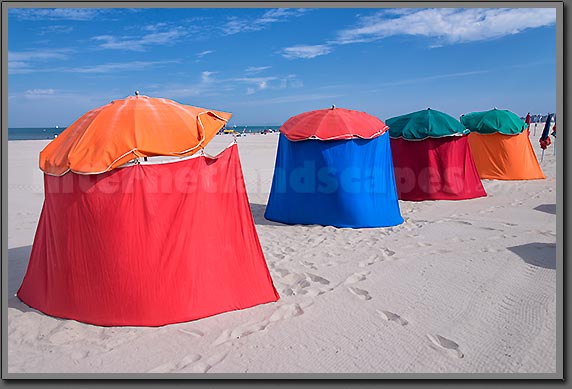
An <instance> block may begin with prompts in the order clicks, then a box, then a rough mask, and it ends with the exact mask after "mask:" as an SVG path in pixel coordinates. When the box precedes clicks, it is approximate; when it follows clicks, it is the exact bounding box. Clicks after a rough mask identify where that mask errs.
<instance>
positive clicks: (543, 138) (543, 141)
mask: <svg viewBox="0 0 572 389" xmlns="http://www.w3.org/2000/svg"><path fill="white" fill-rule="evenodd" d="M551 124H552V114H549V115H548V117H547V118H546V123H544V130H542V135H540V139H539V142H540V147H541V148H542V156H541V157H540V162H542V161H543V160H544V150H546V148H547V147H548V146H550V143H551V142H550V136H548V135H549V134H548V133H549V132H550V125H551Z"/></svg>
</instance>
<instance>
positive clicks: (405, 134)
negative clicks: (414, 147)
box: [385, 108, 469, 140]
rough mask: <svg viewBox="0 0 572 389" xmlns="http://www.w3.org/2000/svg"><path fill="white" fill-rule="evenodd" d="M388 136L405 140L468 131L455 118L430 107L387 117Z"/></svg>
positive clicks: (454, 134)
mask: <svg viewBox="0 0 572 389" xmlns="http://www.w3.org/2000/svg"><path fill="white" fill-rule="evenodd" d="M385 123H386V124H387V125H388V126H389V136H390V137H392V138H403V139H407V140H421V139H425V138H442V137H445V136H460V135H466V134H468V133H469V130H467V129H466V128H465V126H463V125H462V124H461V123H460V122H459V121H458V120H457V119H455V118H454V117H452V116H450V115H447V114H446V113H443V112H440V111H436V110H434V109H431V108H427V109H424V110H422V111H417V112H412V113H408V114H406V115H401V116H396V117H393V118H391V119H387V120H386V121H385Z"/></svg>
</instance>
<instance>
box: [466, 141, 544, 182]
mask: <svg viewBox="0 0 572 389" xmlns="http://www.w3.org/2000/svg"><path fill="white" fill-rule="evenodd" d="M469 146H470V147H471V154H472V155H473V160H474V161H475V165H476V166H477V171H478V172H479V176H480V177H481V178H484V179H491V180H535V179H543V178H546V177H545V176H544V173H542V169H541V168H540V165H539V164H538V160H537V159H536V155H535V154H534V149H533V148H532V144H531V143H530V139H529V138H528V133H527V132H526V131H523V132H521V133H520V134H518V135H505V134H501V133H498V132H496V133H493V134H479V133H476V132H471V133H470V134H469Z"/></svg>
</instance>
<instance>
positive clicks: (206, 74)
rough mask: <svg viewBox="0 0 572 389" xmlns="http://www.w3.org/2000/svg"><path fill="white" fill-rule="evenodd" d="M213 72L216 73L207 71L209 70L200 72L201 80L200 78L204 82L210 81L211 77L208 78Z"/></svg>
mask: <svg viewBox="0 0 572 389" xmlns="http://www.w3.org/2000/svg"><path fill="white" fill-rule="evenodd" d="M213 74H216V72H209V71H206V72H202V73H201V80H202V82H205V83H206V82H211V81H213V79H212V78H210V77H211V76H212V75H213Z"/></svg>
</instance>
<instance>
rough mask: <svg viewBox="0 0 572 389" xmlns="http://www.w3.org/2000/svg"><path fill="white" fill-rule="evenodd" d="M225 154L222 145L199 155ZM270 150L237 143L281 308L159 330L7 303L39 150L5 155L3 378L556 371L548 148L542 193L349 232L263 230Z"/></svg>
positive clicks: (271, 146)
mask: <svg viewBox="0 0 572 389" xmlns="http://www.w3.org/2000/svg"><path fill="white" fill-rule="evenodd" d="M533 126H534V125H533ZM540 131H541V128H539V130H538V131H537V136H536V137H534V138H533V139H532V142H533V145H534V147H535V149H537V152H538V153H540V149H539V147H538V137H539V136H540ZM230 140H231V137H230V136H217V137H216V138H215V139H214V140H213V141H212V142H211V144H210V145H209V147H208V151H209V152H211V153H216V152H218V151H219V150H221V149H222V148H224V146H226V145H227V144H228V142H230ZM277 140H278V137H277V136H276V135H275V134H274V135H272V134H270V135H249V136H247V137H243V138H239V140H238V142H239V148H240V155H241V159H242V166H243V170H244V174H245V177H246V184H247V187H248V191H249V198H250V202H251V207H252V212H253V214H254V218H255V221H256V228H257V230H258V234H259V237H260V241H261V243H262V246H263V249H264V253H265V256H266V260H267V262H268V265H269V267H270V271H271V273H272V277H273V279H274V282H275V285H276V287H277V289H278V291H279V292H280V295H281V296H282V298H281V300H280V301H278V302H277V303H273V304H266V305H263V306H257V307H254V308H250V309H246V310H243V311H236V312H229V313H224V314H221V315H217V316H214V317H210V318H207V319H203V320H198V321H195V322H189V323H183V324H176V325H169V326H165V327H160V328H139V327H111V328H104V327H97V326H92V325H87V324H82V323H79V322H76V321H71V320H60V319H56V318H52V317H50V316H46V315H44V314H42V313H40V312H38V311H36V310H33V309H30V308H29V307H27V306H26V305H25V304H23V303H22V302H20V301H19V300H18V298H16V297H13V296H14V293H15V292H16V290H17V289H18V287H19V285H20V282H21V280H22V277H23V275H24V272H25V270H26V266H27V261H28V257H29V253H30V249H31V245H32V243H33V238H34V232H35V229H36V225H37V222H38V218H39V215H40V210H41V206H42V201H43V189H42V186H43V182H42V174H41V172H40V171H39V169H38V168H37V159H38V153H39V151H40V150H41V149H42V148H43V147H44V146H45V145H46V144H47V141H13V142H8V143H9V145H8V151H9V157H8V159H9V177H8V180H9V181H8V184H9V187H8V191H9V192H8V196H9V197H8V207H9V215H8V217H9V221H8V226H9V233H8V234H9V236H8V244H9V254H8V257H9V258H8V260H9V285H8V287H9V296H12V297H10V298H9V309H8V318H9V323H8V371H9V372H10V373H19V372H70V373H71V372H74V373H83V372H96V373H112V372H206V371H208V372H209V373H215V372H216V373H219V372H233V373H240V372H249V373H260V372H264V373H291V372H297V373H341V372H344V373H365V372H368V373H384V372H394V373H400V372H486V373H489V372H502V373H504V372H529V373H541V372H555V371H556V270H555V267H556V265H555V263H556V262H555V257H556V254H555V244H556V216H555V212H556V210H555V203H556V179H555V172H556V157H555V156H554V155H553V149H552V147H553V146H551V147H550V148H549V149H548V151H547V152H546V154H545V159H544V162H543V163H542V168H543V170H544V173H545V174H546V175H547V179H546V180H538V181H515V182H503V181H487V180H485V181H484V185H485V189H486V190H487V192H488V197H486V198H481V199H474V200H466V201H459V202H452V201H435V202H431V201H428V202H418V203H414V202H400V206H401V213H402V215H403V216H404V218H405V223H403V224H402V225H400V226H397V227H394V228H382V229H355V230H352V229H337V228H333V227H321V226H286V225H281V224H277V223H273V222H269V221H267V220H265V219H264V217H263V213H264V207H265V204H266V201H267V198H268V192H269V190H270V183H271V179H272V172H273V168H274V158H275V153H276V144H277Z"/></svg>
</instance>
